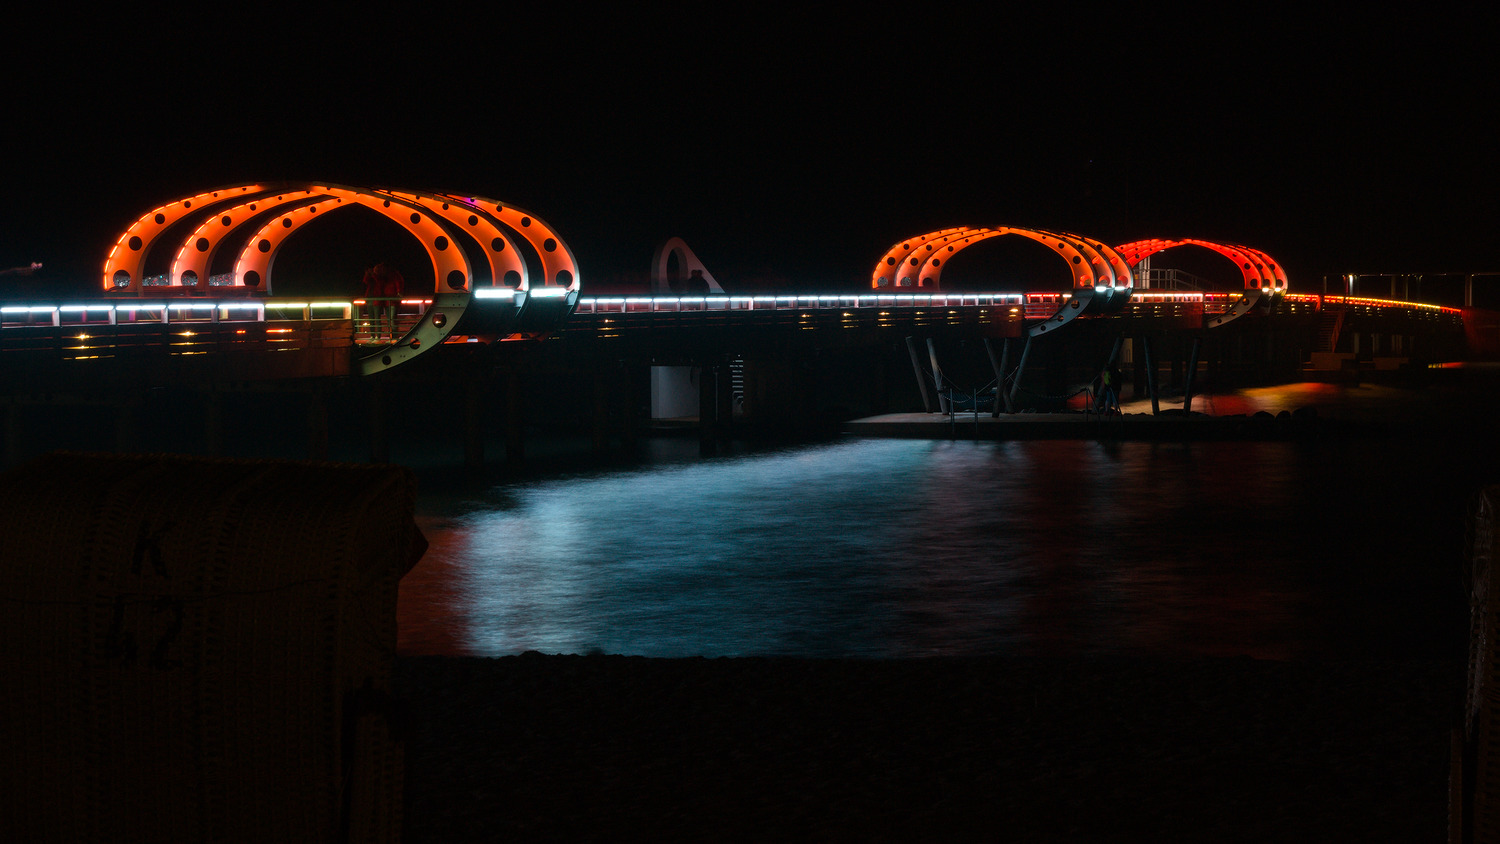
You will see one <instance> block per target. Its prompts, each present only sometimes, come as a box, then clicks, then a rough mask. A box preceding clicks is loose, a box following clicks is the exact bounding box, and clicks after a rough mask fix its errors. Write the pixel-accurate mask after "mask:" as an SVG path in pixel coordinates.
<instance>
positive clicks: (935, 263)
mask: <svg viewBox="0 0 1500 844" xmlns="http://www.w3.org/2000/svg"><path fill="white" fill-rule="evenodd" d="M941 263H943V262H942V261H941V260H939V259H937V258H933V259H932V265H933V266H934V267H936V266H937V265H939V264H941Z"/></svg>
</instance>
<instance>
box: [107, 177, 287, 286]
mask: <svg viewBox="0 0 1500 844" xmlns="http://www.w3.org/2000/svg"><path fill="white" fill-rule="evenodd" d="M265 190H266V188H265V186H264V185H238V186H235V187H229V188H221V189H219V190H214V191H207V192H205V193H200V194H197V195H194V196H190V197H187V198H185V199H179V200H177V201H175V202H169V203H167V204H166V205H162V206H160V207H158V208H154V209H152V210H150V211H148V212H146V213H145V214H143V215H141V218H140V219H138V220H136V221H135V222H134V223H132V224H131V225H130V227H129V228H127V229H125V231H124V233H122V234H121V235H120V236H119V237H118V238H117V239H116V240H115V245H114V248H113V249H111V250H110V251H109V256H108V257H107V258H105V260H104V289H105V290H107V291H114V292H130V293H139V292H140V290H141V283H142V281H143V279H142V278H141V273H142V268H143V267H144V266H145V264H146V258H147V257H148V256H149V255H150V253H151V247H152V246H153V245H154V244H155V242H156V239H157V238H158V237H159V236H160V235H161V233H162V232H164V231H166V230H167V229H168V228H170V227H171V226H172V225H173V224H175V223H177V222H178V221H180V220H182V219H183V218H185V217H187V216H189V215H191V214H194V213H198V212H199V211H201V210H203V209H204V208H208V207H212V206H214V205H219V204H223V203H224V202H226V201H229V200H234V199H243V198H245V197H248V196H254V195H256V194H259V193H262V192H264V191H265Z"/></svg>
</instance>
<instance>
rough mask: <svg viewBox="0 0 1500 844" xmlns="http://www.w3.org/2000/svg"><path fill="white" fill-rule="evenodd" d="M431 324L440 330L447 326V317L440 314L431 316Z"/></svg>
mask: <svg viewBox="0 0 1500 844" xmlns="http://www.w3.org/2000/svg"><path fill="white" fill-rule="evenodd" d="M432 324H433V325H434V326H436V327H438V328H442V327H443V326H445V325H447V324H448V315H447V314H445V313H441V312H439V313H435V314H433V315H432Z"/></svg>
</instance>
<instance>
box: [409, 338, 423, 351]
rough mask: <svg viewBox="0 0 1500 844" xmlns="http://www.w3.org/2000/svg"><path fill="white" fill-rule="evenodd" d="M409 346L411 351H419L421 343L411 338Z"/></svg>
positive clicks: (419, 340)
mask: <svg viewBox="0 0 1500 844" xmlns="http://www.w3.org/2000/svg"><path fill="white" fill-rule="evenodd" d="M409 345H410V346H411V347H412V348H413V349H420V348H422V341H421V339H419V338H417V337H413V338H411V343H410V344H409Z"/></svg>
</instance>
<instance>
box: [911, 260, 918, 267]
mask: <svg viewBox="0 0 1500 844" xmlns="http://www.w3.org/2000/svg"><path fill="white" fill-rule="evenodd" d="M911 265H912V266H913V267H915V266H916V265H917V259H916V258H912V259H911Z"/></svg>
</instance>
